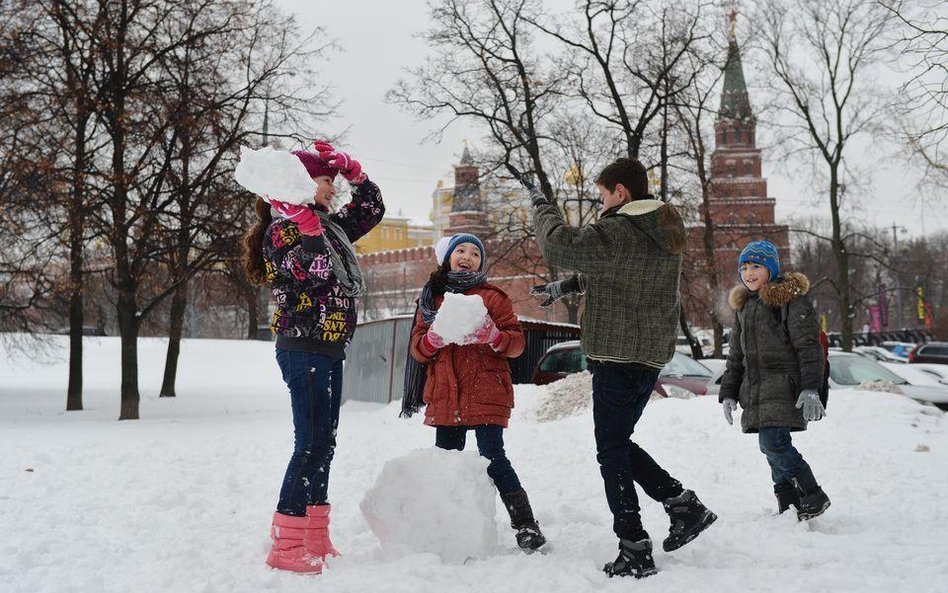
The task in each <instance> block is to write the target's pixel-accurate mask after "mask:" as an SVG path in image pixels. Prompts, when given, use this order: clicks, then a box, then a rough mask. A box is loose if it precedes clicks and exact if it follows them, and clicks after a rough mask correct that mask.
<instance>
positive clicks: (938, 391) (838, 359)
mask: <svg viewBox="0 0 948 593" xmlns="http://www.w3.org/2000/svg"><path fill="white" fill-rule="evenodd" d="M829 361H830V381H829V384H830V391H831V392H832V390H833V389H852V388H855V387H857V386H859V385H861V384H863V383H867V382H871V381H891V382H892V383H894V384H895V385H897V386H898V388H899V390H900V391H902V393H904V394H905V395H907V396H908V397H910V398H912V399H914V400H916V401H920V402H925V403H931V404H934V405H935V406H937V407H939V408H941V409H942V410H948V385H946V386H944V387H942V386H940V385H934V384H929V385H913V384H912V382H911V381H908V380H906V379H905V378H904V377H902V376H900V375H898V374H897V373H896V372H895V371H893V370H890V369H889V368H886V367H884V366H882V365H881V364H879V363H878V362H876V361H874V360H872V359H870V358H867V357H865V356H861V355H859V354H851V353H848V352H841V351H839V350H832V349H831V350H830V351H829ZM892 366H893V367H894V368H895V367H896V366H897V365H894V364H893V365H892ZM724 370H725V369H724V368H723V367H722V368H720V369H718V370H717V371H716V372H715V373H714V376H712V377H711V379H710V380H709V381H708V389H707V394H708V395H714V396H716V395H718V394H719V393H720V392H721V379H722V377H723V376H724ZM907 370H908V369H907Z"/></svg>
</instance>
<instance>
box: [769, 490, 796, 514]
mask: <svg viewBox="0 0 948 593" xmlns="http://www.w3.org/2000/svg"><path fill="white" fill-rule="evenodd" d="M774 495H775V496H776V497H777V514H778V515H782V514H783V513H784V511H786V510H787V509H789V508H790V507H793V508H795V509H797V510H799V508H800V495H799V494H798V493H797V490H796V488H794V486H793V484H792V483H791V482H780V483H779V484H774Z"/></svg>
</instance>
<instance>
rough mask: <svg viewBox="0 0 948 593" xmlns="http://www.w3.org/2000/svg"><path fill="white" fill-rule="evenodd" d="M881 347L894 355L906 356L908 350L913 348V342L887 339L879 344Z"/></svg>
mask: <svg viewBox="0 0 948 593" xmlns="http://www.w3.org/2000/svg"><path fill="white" fill-rule="evenodd" d="M879 346H881V347H882V348H885V349H886V350H888V351H889V352H891V353H893V354H895V355H896V356H903V357H905V358H908V355H909V352H911V351H912V349H913V348H915V343H914V342H895V341H887V342H882V343H880V344H879Z"/></svg>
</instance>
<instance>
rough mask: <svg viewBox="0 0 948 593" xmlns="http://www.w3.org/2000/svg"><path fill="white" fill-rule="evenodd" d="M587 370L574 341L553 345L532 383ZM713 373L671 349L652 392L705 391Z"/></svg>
mask: <svg viewBox="0 0 948 593" xmlns="http://www.w3.org/2000/svg"><path fill="white" fill-rule="evenodd" d="M587 369H588V361H587V360H586V354H585V353H584V352H583V350H582V348H581V347H580V345H579V342H578V341H569V342H561V343H559V344H554V345H553V346H551V347H550V348H549V349H547V351H546V353H545V354H544V355H543V356H542V357H541V358H540V360H538V361H537V366H536V368H535V370H534V371H533V382H534V383H535V384H537V385H546V384H547V383H552V382H553V381H558V380H560V379H562V378H563V377H565V376H567V375H570V374H572V373H578V372H581V371H585V370H587ZM712 374H713V373H712V372H711V370H710V369H708V368H707V367H705V366H704V365H702V364H701V363H700V362H697V361H695V360H693V359H692V358H690V357H688V356H686V355H684V354H682V353H680V352H675V354H674V356H672V359H671V361H669V363H668V364H666V365H665V368H663V369H662V372H661V373H660V374H659V376H658V383H657V384H656V385H655V391H656V392H657V393H658V394H659V395H661V396H663V397H691V396H692V394H693V395H705V394H706V393H707V385H708V380H709V379H710V378H711V375H712Z"/></svg>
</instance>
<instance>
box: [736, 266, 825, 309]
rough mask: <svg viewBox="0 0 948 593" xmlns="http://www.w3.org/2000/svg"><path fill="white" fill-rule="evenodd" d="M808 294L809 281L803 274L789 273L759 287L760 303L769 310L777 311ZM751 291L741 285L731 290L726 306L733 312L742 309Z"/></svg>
mask: <svg viewBox="0 0 948 593" xmlns="http://www.w3.org/2000/svg"><path fill="white" fill-rule="evenodd" d="M808 292H810V280H809V278H807V277H806V276H804V275H803V274H800V273H797V272H790V273H788V274H785V275H783V276H781V277H779V278H777V280H776V281H775V282H768V283H766V284H764V285H763V286H761V287H760V301H761V302H762V303H764V304H765V305H767V306H768V307H770V308H771V309H779V308H780V307H782V306H784V305H786V304H787V303H789V302H790V301H792V300H793V299H795V298H797V297H800V296H803V295H805V294H807V293H808ZM750 295H751V291H750V290H748V289H747V287H746V286H744V284H743V283H741V284H738V285H737V286H735V287H734V288H732V289H731V294H729V295H728V299H727V300H728V304H729V305H731V308H732V309H734V310H735V311H739V310H741V309H743V308H744V304H745V303H746V302H747V299H748V298H750Z"/></svg>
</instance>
